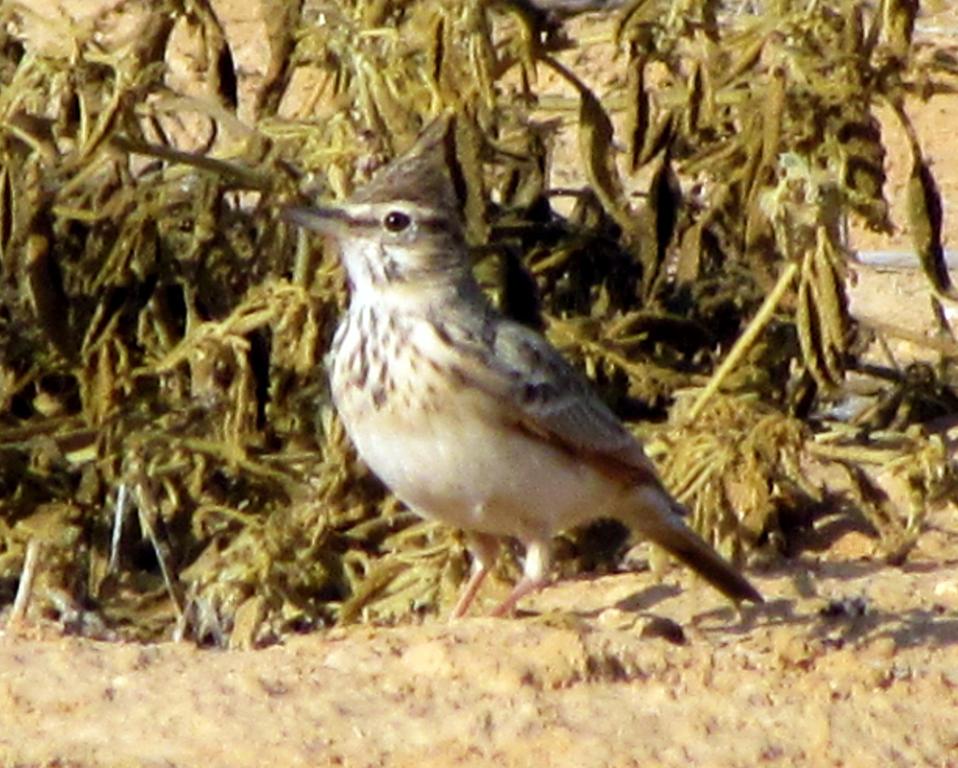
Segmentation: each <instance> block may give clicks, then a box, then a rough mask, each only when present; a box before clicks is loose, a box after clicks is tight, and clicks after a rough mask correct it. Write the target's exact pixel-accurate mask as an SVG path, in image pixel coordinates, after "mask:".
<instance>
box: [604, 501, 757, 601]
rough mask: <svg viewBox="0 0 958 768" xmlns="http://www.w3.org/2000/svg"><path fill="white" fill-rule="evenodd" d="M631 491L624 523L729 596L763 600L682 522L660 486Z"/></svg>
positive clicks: (747, 582)
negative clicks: (633, 500) (632, 496)
mask: <svg viewBox="0 0 958 768" xmlns="http://www.w3.org/2000/svg"><path fill="white" fill-rule="evenodd" d="M635 493H636V496H637V497H638V498H637V500H636V501H637V503H636V504H635V505H629V508H628V510H627V513H626V514H623V515H622V518H621V519H622V521H623V522H624V523H625V524H626V525H628V526H629V527H630V528H633V529H635V530H636V531H637V532H638V533H640V534H641V535H643V536H645V537H646V538H647V539H649V541H652V542H653V543H655V544H658V545H659V546H660V547H662V548H663V549H664V550H666V551H667V552H668V553H669V554H671V555H672V556H673V557H675V558H677V559H678V560H681V561H682V562H683V563H685V564H686V565H687V566H689V567H690V568H691V569H692V570H694V571H695V572H696V573H698V574H700V575H701V576H702V577H704V578H705V579H706V580H707V581H708V582H709V584H711V585H712V586H713V587H715V588H716V589H717V590H718V591H719V592H721V593H722V594H723V595H725V596H726V597H728V598H730V599H731V600H734V601H736V602H740V601H742V600H748V601H749V602H752V603H761V602H764V601H763V599H762V596H761V594H759V591H758V590H757V589H755V587H753V586H752V585H751V583H749V581H748V579H746V578H745V577H744V576H743V575H742V574H741V573H739V572H738V570H737V569H736V568H735V567H734V566H733V565H732V564H731V563H729V562H727V561H726V560H725V559H724V558H722V556H721V555H719V554H718V553H717V552H716V551H715V550H714V549H713V548H712V547H711V546H710V545H709V544H708V543H707V542H706V541H705V540H704V539H703V538H702V537H701V536H699V535H698V534H697V533H696V532H695V531H693V530H692V529H691V528H689V527H688V525H686V524H685V521H684V520H683V519H682V516H681V507H679V506H678V503H677V502H676V501H674V500H673V499H672V498H671V497H670V496H669V495H668V493H667V492H666V491H665V490H664V489H661V488H654V487H650V486H645V487H642V488H638V489H636V491H635Z"/></svg>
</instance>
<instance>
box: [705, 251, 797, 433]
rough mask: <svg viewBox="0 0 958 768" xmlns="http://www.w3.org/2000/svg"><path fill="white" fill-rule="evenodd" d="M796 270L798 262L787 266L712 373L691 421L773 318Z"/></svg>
mask: <svg viewBox="0 0 958 768" xmlns="http://www.w3.org/2000/svg"><path fill="white" fill-rule="evenodd" d="M796 272H798V264H795V263H794V262H793V263H791V264H789V265H788V266H786V267H785V269H784V271H783V272H782V275H781V277H779V278H778V282H777V283H776V284H775V288H774V289H773V290H772V292H771V293H770V294H769V295H768V296H767V297H766V299H765V301H764V302H762V306H761V307H759V310H758V312H757V313H756V314H755V317H753V318H752V322H751V323H749V325H748V328H746V329H745V333H743V334H742V335H741V336H739V338H738V341H736V342H735V346H733V347H732V349H731V351H730V352H729V353H728V356H727V357H726V358H725V359H724V360H723V361H722V364H721V365H720V366H719V367H718V370H716V371H715V373H713V374H712V378H711V379H709V382H708V384H706V385H705V388H704V389H703V390H702V392H701V394H700V395H699V397H698V399H697V400H696V401H695V404H694V405H693V406H692V408H691V410H690V411H689V415H688V419H689V420H690V421H691V420H692V419H696V418H698V417H699V415H700V414H701V413H702V409H703V408H705V404H706V403H707V402H708V400H709V398H710V397H711V396H712V395H714V394H715V393H716V392H717V391H718V390H719V387H721V386H722V382H724V381H725V379H726V378H728V375H729V373H731V372H732V369H733V368H735V366H736V365H738V363H739V362H740V361H741V360H742V358H743V357H745V354H746V353H747V352H748V350H749V349H750V348H751V346H752V344H753V343H754V342H755V339H757V338H758V335H759V334H760V333H761V332H762V331H763V330H764V328H765V326H766V325H768V322H769V321H770V320H771V319H772V315H773V314H774V313H775V309H776V308H777V307H778V303H779V301H781V299H782V296H784V295H785V291H787V290H788V287H789V286H790V285H791V283H792V280H793V279H794V277H795V273H796Z"/></svg>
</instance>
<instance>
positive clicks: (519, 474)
mask: <svg viewBox="0 0 958 768" xmlns="http://www.w3.org/2000/svg"><path fill="white" fill-rule="evenodd" d="M449 124H450V121H449V119H448V118H446V119H442V118H441V119H439V120H437V121H436V122H435V123H433V124H432V125H431V126H430V127H429V128H428V129H427V130H426V131H425V132H424V133H423V135H422V136H421V137H420V139H419V141H418V142H417V143H416V144H415V145H414V146H413V147H412V149H411V150H409V151H408V152H407V153H406V154H404V155H402V156H401V157H399V158H398V159H396V160H394V161H393V162H392V163H390V164H389V165H387V166H386V167H384V168H383V169H382V170H381V171H380V172H379V173H378V174H377V175H376V176H375V177H374V178H373V180H372V181H371V182H370V183H368V184H367V185H366V186H365V187H362V188H361V189H359V190H358V191H357V192H356V193H355V194H354V195H353V197H352V198H351V199H350V200H349V201H348V202H345V203H335V204H330V205H327V206H324V207H316V208H289V209H287V210H286V212H285V213H286V216H287V218H288V219H290V220H291V221H293V222H295V223H297V224H299V225H301V226H303V227H307V228H309V229H314V230H318V231H320V232H322V233H324V234H326V235H328V236H330V237H331V238H332V239H334V240H335V241H336V243H337V245H338V249H339V255H340V258H341V260H342V262H343V264H344V266H345V269H346V273H347V278H348V283H349V293H350V301H349V307H348V309H347V311H346V313H345V315H344V317H343V318H342V320H341V322H340V325H339V327H338V329H337V331H336V335H335V338H334V340H333V346H332V350H331V355H330V361H331V362H330V368H331V371H330V374H331V388H332V394H333V399H334V400H335V403H336V408H337V409H338V411H339V415H340V416H341V418H342V420H343V422H344V424H345V426H346V430H347V432H348V433H349V435H350V437H351V438H352V440H353V442H354V443H355V445H356V448H357V450H358V451H359V455H360V456H361V457H362V459H363V460H364V461H365V462H366V464H368V465H369V467H370V468H371V469H372V470H373V472H375V473H376V474H377V475H378V476H379V478H380V479H381V480H382V481H383V482H384V483H385V484H386V485H387V486H388V487H389V488H390V489H391V490H392V491H393V492H394V493H395V494H396V496H398V497H399V498H400V499H401V500H402V501H403V502H405V503H406V504H407V505H409V506H410V507H411V508H412V509H414V510H416V511H417V512H418V513H420V514H422V515H423V516H425V517H429V518H435V519H438V520H442V521H443V522H446V523H448V524H450V525H455V526H458V527H460V528H462V529H464V530H465V531H466V532H467V536H468V541H469V548H470V551H471V553H472V555H473V558H474V570H473V574H472V577H471V578H470V579H469V582H468V584H467V585H466V587H465V589H464V590H463V593H462V596H461V598H460V599H459V602H458V604H457V606H456V608H455V610H454V613H453V615H454V616H460V615H462V614H463V613H464V612H465V611H466V610H467V609H468V607H469V604H470V603H471V601H472V599H473V597H474V596H475V594H476V592H477V590H478V588H479V585H480V583H481V581H482V579H483V577H484V576H485V574H486V572H487V571H488V569H489V568H490V566H491V565H492V564H493V563H494V561H495V557H496V555H497V552H498V548H499V544H498V541H499V538H500V537H503V536H513V537H515V538H517V539H519V541H521V542H522V543H523V544H524V545H525V547H526V559H525V567H524V576H523V578H522V580H521V581H520V582H519V584H518V585H517V586H516V588H515V589H514V590H513V592H512V594H511V595H510V596H509V598H508V599H507V600H506V601H505V602H504V603H503V604H502V605H501V606H500V607H499V608H498V609H497V611H496V613H497V614H503V613H507V612H509V611H511V609H512V608H513V607H514V606H515V604H516V602H517V601H518V600H519V599H520V598H521V597H522V596H523V595H525V594H527V593H529V592H531V591H533V590H535V589H537V588H539V587H540V586H542V585H543V584H544V583H545V581H546V579H547V577H548V574H549V564H550V558H549V550H550V542H551V539H552V537H553V536H554V535H555V534H556V533H558V532H559V531H562V530H564V529H567V528H571V527H572V526H575V525H577V524H579V523H583V522H586V521H589V520H593V519H595V518H599V517H613V518H616V519H618V520H621V521H622V522H624V523H625V524H626V525H628V526H629V527H630V528H631V529H633V530H635V531H637V532H638V533H639V534H641V535H643V536H645V537H646V538H648V539H650V540H651V541H653V542H655V543H656V544H658V545H659V546H661V547H663V548H664V549H665V550H667V551H668V552H670V553H671V554H672V555H674V556H675V557H677V558H678V559H679V560H681V561H682V562H684V563H686V564H687V565H689V566H691V567H692V568H693V569H694V570H696V571H697V572H698V573H700V574H701V575H702V576H704V577H705V578H706V579H707V580H708V581H709V582H710V583H711V584H712V585H713V586H715V587H716V588H717V589H718V590H720V591H721V592H722V593H724V594H725V595H727V596H728V597H730V598H731V599H733V600H736V601H738V600H750V601H753V602H761V600H762V598H761V596H760V595H759V593H758V592H757V591H756V590H755V588H754V587H753V586H752V585H751V584H749V582H748V581H747V580H746V579H745V578H744V577H743V576H741V575H740V574H739V573H738V572H737V571H736V570H735V569H734V568H733V567H732V566H731V565H729V564H728V563H727V562H726V561H725V560H723V559H722V558H721V557H720V556H719V555H718V554H717V553H716V552H715V551H714V550H713V549H712V548H711V547H710V546H709V545H708V544H707V543H706V542H705V541H704V540H702V539H701V538H700V537H699V536H698V535H697V534H696V533H694V532H693V531H692V530H691V529H689V528H688V526H687V525H686V524H685V522H684V521H683V519H682V514H683V512H682V509H681V507H680V506H679V505H678V503H677V502H676V501H675V500H674V499H672V497H671V496H670V495H669V494H668V492H667V491H666V490H665V489H664V488H663V487H662V484H661V482H660V481H659V479H658V476H657V475H656V471H655V469H654V467H653V465H652V463H651V462H650V461H649V459H648V458H647V457H646V455H645V453H644V452H643V450H642V446H641V444H640V443H639V442H638V441H637V440H636V439H635V438H634V437H633V436H632V435H631V434H630V433H629V432H628V431H627V430H626V429H625V427H623V425H622V424H621V422H620V421H619V420H618V418H616V416H615V415H614V414H613V413H612V412H611V411H610V410H609V409H608V408H607V407H606V406H605V405H604V404H603V403H602V401H601V400H599V398H598V397H597V396H596V395H595V394H594V393H593V392H592V390H591V389H590V386H589V383H588V382H587V380H586V379H585V378H584V377H583V376H581V375H579V374H578V373H577V372H576V371H575V370H574V369H573V368H572V367H571V366H570V365H569V364H568V363H567V362H566V361H565V360H564V359H563V358H562V357H561V355H560V354H559V352H558V351H557V350H556V349H555V348H553V347H552V345H551V344H550V343H549V342H548V341H547V340H546V339H545V338H543V337H542V336H540V335H539V334H538V333H535V332H533V331H531V330H529V329H528V328H526V327H524V326H521V325H518V324H517V323H515V322H512V321H510V320H509V319H507V318H506V317H505V316H503V315H502V314H501V313H500V312H498V311H497V310H496V309H495V308H494V307H493V306H492V305H491V304H490V303H489V302H488V301H487V300H486V298H485V296H484V295H483V294H482V292H481V291H480V289H479V287H478V285H477V284H476V282H475V280H474V278H473V276H472V273H471V270H470V264H469V258H468V253H467V250H466V244H465V240H464V237H463V222H462V217H461V213H460V211H459V208H458V205H457V198H456V194H455V190H454V188H453V185H452V182H451V179H450V176H449V171H448V166H447V165H446V151H447V150H448V148H449V145H448V143H447V139H448V137H449Z"/></svg>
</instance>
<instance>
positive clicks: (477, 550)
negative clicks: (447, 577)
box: [449, 533, 499, 619]
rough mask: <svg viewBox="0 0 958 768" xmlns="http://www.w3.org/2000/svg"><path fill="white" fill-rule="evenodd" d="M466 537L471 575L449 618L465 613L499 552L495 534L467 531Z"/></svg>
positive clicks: (461, 615) (456, 617)
mask: <svg viewBox="0 0 958 768" xmlns="http://www.w3.org/2000/svg"><path fill="white" fill-rule="evenodd" d="M466 537H467V546H468V548H469V552H470V553H471V554H472V575H471V576H470V577H469V581H467V582H466V586H465V588H464V589H463V590H462V594H461V595H459V600H457V601H456V607H455V608H453V609H452V613H451V614H450V616H449V618H450V619H460V618H462V617H463V616H465V615H466V611H468V610H469V606H470V605H472V601H473V600H474V599H475V597H476V594H477V593H478V592H479V587H481V586H482V582H483V581H484V580H485V578H486V575H487V574H488V573H489V569H490V568H491V567H492V566H493V564H495V562H496V556H497V555H498V554H499V540H498V539H497V538H496V537H495V536H490V535H489V534H487V533H467V534H466Z"/></svg>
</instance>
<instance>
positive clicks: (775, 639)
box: [0, 509, 958, 768]
mask: <svg viewBox="0 0 958 768" xmlns="http://www.w3.org/2000/svg"><path fill="white" fill-rule="evenodd" d="M929 523H930V524H929V530H928V532H927V533H926V534H925V535H924V536H923V537H922V540H921V542H920V544H919V547H918V549H917V551H916V552H914V553H913V556H912V557H911V558H910V559H909V561H908V563H907V564H906V565H905V566H904V567H902V568H891V567H888V566H886V565H884V564H883V563H882V562H881V561H880V560H877V559H875V558H873V557H872V556H870V555H869V552H870V551H871V548H872V542H871V540H870V539H868V538H867V537H865V536H864V535H862V534H861V533H858V532H855V531H850V532H846V533H844V534H843V535H841V536H839V537H838V538H837V539H834V537H829V538H828V540H825V539H823V540H822V542H821V545H822V546H825V545H826V544H828V547H827V550H825V551H823V552H822V553H821V554H815V553H814V549H815V548H814V547H812V548H811V551H810V553H809V554H806V555H804V556H802V558H801V559H800V560H799V561H797V562H791V563H789V564H787V565H785V566H782V567H781V568H777V569H776V570H774V571H773V572H771V573H766V574H758V575H756V583H757V584H758V586H759V587H760V589H762V591H763V592H764V593H765V595H766V596H767V598H768V604H767V605H766V606H765V607H763V608H761V609H756V610H748V611H746V612H745V613H744V614H743V615H738V614H736V613H735V611H734V610H733V609H732V608H730V607H728V605H727V604H725V603H724V602H723V601H722V599H721V598H720V597H718V596H717V595H715V594H714V593H713V592H711V591H710V590H708V589H707V587H706V586H705V585H704V584H702V583H693V581H692V579H691V578H690V577H688V576H686V575H685V574H681V573H679V572H677V571H673V572H671V573H670V574H669V575H668V577H667V578H666V579H665V581H664V583H659V582H657V580H656V579H655V578H653V577H652V575H651V574H650V573H641V574H626V575H619V576H610V577H603V578H599V579H594V580H589V579H583V580H576V581H574V582H566V583H563V584H560V585H557V586H556V587H554V588H552V589H550V590H547V591H546V592H544V593H543V594H542V595H540V596H539V597H538V598H537V599H536V600H533V601H530V603H529V604H528V605H529V607H530V608H532V609H534V610H536V611H541V612H542V613H540V614H538V615H536V616H531V615H528V616H525V617H523V618H519V619H512V620H497V619H486V618H470V619H466V620H463V621H460V622H457V623H454V624H446V623H440V622H430V623H427V624H425V625H423V626H407V627H398V628H392V629H377V628H368V627H354V628H350V629H345V630H336V631H331V632H326V633H316V634H313V635H309V636H303V637H299V638H296V639H294V640H291V641H289V642H288V643H286V644H285V645H283V646H277V647H272V648H267V649H263V650H259V651H208V650H199V649H197V648H195V647H193V646H191V645H188V644H172V643H171V644H160V645H147V646H140V645H129V644H110V643H99V642H93V641H88V640H81V639H75V638H63V637H52V636H49V635H47V636H44V633H43V632H41V631H38V629H37V628H32V629H30V630H25V631H21V632H19V633H11V632H7V633H6V634H5V635H4V636H3V638H2V639H0V763H2V764H4V765H32V764H42V765H46V764H57V765H78V766H108V765H110V766H112V765H123V766H125V765H146V766H154V765H156V766H160V765H162V766H200V765H202V766H211V767H212V766H232V767H233V768H240V767H241V766H267V765H268V766H298V765H348V766H384V765H388V766H405V765H417V766H450V765H492V764H495V765H506V766H509V765H532V764H535V765H540V766H549V765H590V766H646V765H675V766H679V765H682V766H689V765H701V766H719V765H721V766H739V765H743V766H744V765H749V766H753V765H756V764H763V763H768V764H772V765H850V766H865V765H875V766H879V765H881V766H919V765H934V766H950V765H958V572H956V569H955V565H956V563H958V521H956V517H955V514H954V510H953V509H947V510H943V511H941V512H939V513H937V514H936V515H935V516H934V517H933V518H932V519H931V520H930V521H929ZM829 542H830V544H829ZM676 579H678V580H679V581H678V582H677V581H676ZM679 585H681V588H680V586H679ZM671 622H675V623H674V624H672V623H671ZM662 629H664V630H665V631H660V630H662Z"/></svg>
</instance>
